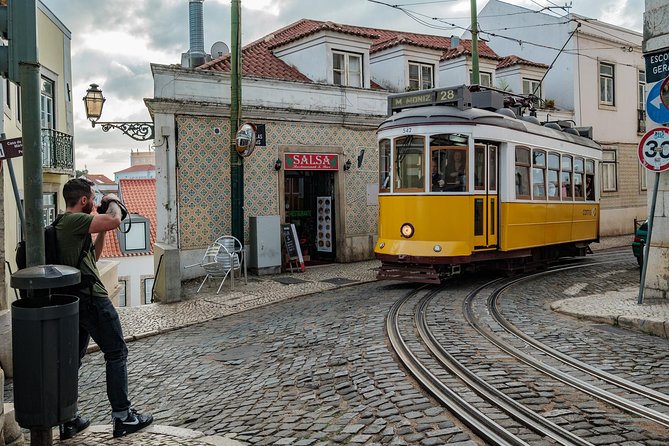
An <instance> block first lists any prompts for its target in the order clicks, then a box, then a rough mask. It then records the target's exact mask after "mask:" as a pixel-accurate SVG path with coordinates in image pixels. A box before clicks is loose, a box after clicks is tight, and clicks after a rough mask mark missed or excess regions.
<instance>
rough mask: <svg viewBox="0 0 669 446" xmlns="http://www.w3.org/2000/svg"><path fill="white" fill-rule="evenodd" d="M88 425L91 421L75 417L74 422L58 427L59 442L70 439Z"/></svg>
mask: <svg viewBox="0 0 669 446" xmlns="http://www.w3.org/2000/svg"><path fill="white" fill-rule="evenodd" d="M90 425H91V420H89V419H88V418H84V417H82V416H80V415H77V417H76V418H75V419H74V420H70V421H66V422H65V423H63V424H61V425H60V426H58V427H59V430H60V440H61V441H63V440H67V439H69V438H72V437H74V436H75V435H77V434H78V433H79V432H81V431H83V430H84V429H86V428H87V427H88V426H90Z"/></svg>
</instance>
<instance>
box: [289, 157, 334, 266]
mask: <svg viewBox="0 0 669 446" xmlns="http://www.w3.org/2000/svg"><path fill="white" fill-rule="evenodd" d="M284 180H285V189H284V190H285V197H284V199H285V206H286V223H292V224H294V225H295V229H296V230H297V237H298V239H299V241H300V248H301V249H302V255H303V256H304V262H305V263H306V264H307V266H308V265H312V266H313V265H318V264H320V263H329V262H334V260H335V256H336V250H335V233H336V232H335V206H334V201H335V198H336V197H335V196H334V195H335V194H334V190H335V188H334V172H327V171H326V172H323V171H317V170H287V171H285V176H284Z"/></svg>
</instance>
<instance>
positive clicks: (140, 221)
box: [118, 214, 151, 255]
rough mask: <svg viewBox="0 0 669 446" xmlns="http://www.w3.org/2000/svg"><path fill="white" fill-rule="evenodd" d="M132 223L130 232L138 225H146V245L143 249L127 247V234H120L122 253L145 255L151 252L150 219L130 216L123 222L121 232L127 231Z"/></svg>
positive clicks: (135, 215)
mask: <svg viewBox="0 0 669 446" xmlns="http://www.w3.org/2000/svg"><path fill="white" fill-rule="evenodd" d="M129 223H131V224H132V226H131V228H130V230H131V231H132V230H133V229H134V227H135V225H136V224H143V225H144V242H145V245H144V247H143V248H137V249H135V248H128V246H127V240H126V237H127V234H126V233H124V232H120V233H119V237H118V241H119V246H120V248H121V253H123V254H124V255H125V254H144V253H150V252H151V223H150V222H149V219H148V218H146V217H144V216H142V215H139V214H128V217H127V218H126V219H125V220H123V221H122V222H121V230H122V231H127V226H128V224H129Z"/></svg>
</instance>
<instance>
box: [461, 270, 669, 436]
mask: <svg viewBox="0 0 669 446" xmlns="http://www.w3.org/2000/svg"><path fill="white" fill-rule="evenodd" d="M601 263H610V262H601ZM592 265H593V263H589V264H588V265H580V266H568V267H564V268H561V267H558V268H555V269H552V270H550V271H542V272H540V273H536V274H531V275H529V276H526V277H521V278H516V279H512V280H510V281H508V282H507V283H505V284H504V285H501V286H500V287H499V288H498V289H496V290H494V291H493V292H492V294H491V295H490V296H489V297H488V298H487V303H488V309H489V311H495V310H494V309H493V308H491V307H492V305H490V302H491V300H492V298H493V296H495V295H497V294H500V293H501V292H502V291H503V290H505V289H506V288H508V287H509V286H511V285H514V284H516V283H517V282H520V281H522V280H525V279H529V278H530V277H538V276H541V275H546V274H551V273H553V272H558V271H566V270H569V269H576V268H583V267H585V266H592ZM474 297H475V296H474V295H469V296H467V298H465V301H464V304H463V306H464V313H465V318H466V319H467V322H468V323H469V324H470V325H471V326H472V327H473V328H474V329H476V330H477V331H478V332H479V333H481V334H482V335H483V336H484V337H485V338H487V339H488V340H489V341H490V342H492V343H493V344H494V345H496V346H497V347H498V348H499V349H500V350H502V351H504V352H506V353H507V354H509V355H511V356H513V357H515V358H517V359H518V360H520V361H521V362H523V363H525V364H527V365H529V366H530V367H533V368H535V369H536V370H539V371H540V372H542V373H544V374H546V375H548V376H551V377H553V378H555V379H557V380H558V381H561V382H563V383H565V384H568V385H570V386H572V387H574V388H576V389H578V390H580V391H582V392H584V393H587V394H589V395H591V396H594V397H595V398H599V399H600V400H602V401H604V402H606V403H609V404H611V405H613V406H615V407H618V408H619V409H622V410H624V411H626V412H628V413H631V414H634V415H639V416H642V417H644V418H647V419H649V420H652V421H655V422H656V423H658V424H660V425H662V426H665V427H669V415H666V414H663V413H661V412H658V411H656V410H654V409H650V408H648V407H645V406H643V405H641V404H638V403H635V402H634V401H630V400H628V399H626V398H623V397H620V396H618V395H615V394H613V393H611V392H608V391H606V390H603V389H600V388H599V387H597V386H595V385H592V384H589V383H587V382H585V381H583V380H581V379H578V378H575V377H573V376H571V375H569V374H568V373H565V372H562V371H561V370H558V369H556V368H555V367H552V366H550V365H548V364H546V363H544V362H542V361H540V360H538V359H536V358H534V357H532V356H531V355H529V354H526V353H524V352H521V351H520V350H518V349H517V348H515V347H513V346H511V345H509V344H507V343H506V342H503V341H501V340H500V339H498V338H497V337H496V336H495V335H494V334H493V333H492V332H491V331H490V330H488V329H486V328H484V327H482V326H481V324H479V323H478V322H477V321H476V317H475V316H474V315H473V311H472V309H471V303H472V301H473V299H474Z"/></svg>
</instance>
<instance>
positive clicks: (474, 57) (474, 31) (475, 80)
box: [471, 0, 481, 85]
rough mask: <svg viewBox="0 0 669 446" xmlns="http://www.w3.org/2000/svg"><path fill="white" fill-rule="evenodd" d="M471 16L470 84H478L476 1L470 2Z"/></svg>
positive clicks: (479, 79)
mask: <svg viewBox="0 0 669 446" xmlns="http://www.w3.org/2000/svg"><path fill="white" fill-rule="evenodd" d="M471 9H472V10H471V14H472V84H477V85H478V84H479V83H480V82H481V78H480V76H479V25H478V21H477V18H476V0H471Z"/></svg>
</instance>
